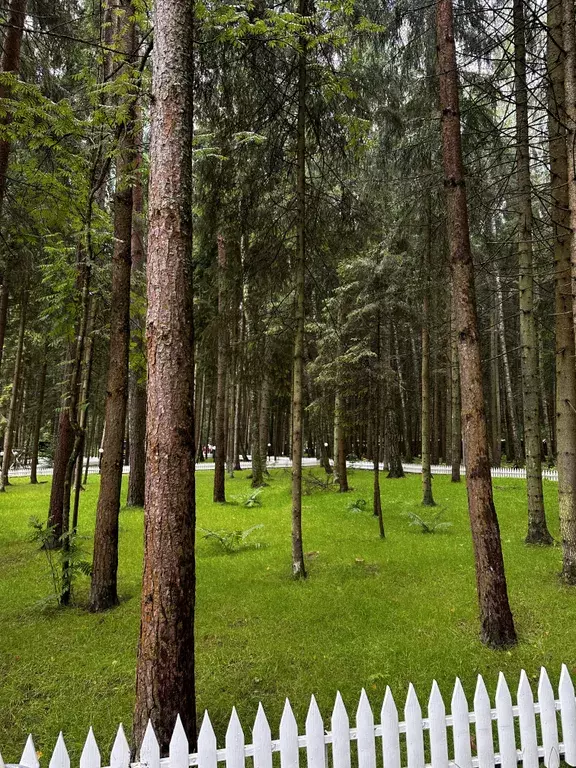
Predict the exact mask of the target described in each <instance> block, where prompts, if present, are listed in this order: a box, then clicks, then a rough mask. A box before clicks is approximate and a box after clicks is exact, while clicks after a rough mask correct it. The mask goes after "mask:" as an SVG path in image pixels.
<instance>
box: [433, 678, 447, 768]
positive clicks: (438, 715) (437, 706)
mask: <svg viewBox="0 0 576 768" xmlns="http://www.w3.org/2000/svg"><path fill="white" fill-rule="evenodd" d="M428 720H429V722H430V754H431V758H432V768H448V736H447V733H446V707H445V706H444V700H443V699H442V694H441V693H440V688H438V683H437V682H436V680H434V682H433V683H432V692H431V693H430V700H429V702H428Z"/></svg>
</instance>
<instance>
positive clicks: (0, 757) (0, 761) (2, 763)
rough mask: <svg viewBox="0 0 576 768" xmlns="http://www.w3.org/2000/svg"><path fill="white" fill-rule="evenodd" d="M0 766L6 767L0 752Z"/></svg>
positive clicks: (0, 767)
mask: <svg viewBox="0 0 576 768" xmlns="http://www.w3.org/2000/svg"><path fill="white" fill-rule="evenodd" d="M0 768H6V763H5V762H4V760H3V759H2V753H1V752H0Z"/></svg>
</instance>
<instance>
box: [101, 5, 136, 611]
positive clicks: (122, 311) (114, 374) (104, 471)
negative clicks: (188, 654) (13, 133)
mask: <svg viewBox="0 0 576 768" xmlns="http://www.w3.org/2000/svg"><path fill="white" fill-rule="evenodd" d="M122 9H123V14H122V18H121V19H120V24H122V26H123V30H122V33H121V38H122V48H123V50H124V52H125V54H126V56H127V57H128V58H129V59H130V58H131V57H132V55H133V52H134V49H135V28H134V20H133V18H131V16H132V14H133V9H132V6H131V2H130V0H123V2H122ZM135 123H136V107H135V104H134V102H133V101H130V102H129V104H128V115H127V118H126V123H125V129H124V134H123V136H122V137H121V139H120V147H119V153H118V158H117V161H116V192H115V195H114V252H113V255H112V291H111V299H110V347H109V353H108V381H107V385H106V407H105V415H104V418H105V420H106V435H105V437H104V443H103V445H102V448H103V454H102V466H101V470H100V494H99V496H98V506H97V508H96V528H95V531H94V556H93V560H92V582H91V588H90V610H91V611H94V612H98V611H104V610H107V609H108V608H111V607H112V606H114V605H117V604H118V583H117V575H118V515H119V513H120V493H121V487H122V469H123V466H124V434H125V425H126V409H127V404H128V373H129V368H128V366H129V355H130V270H131V241H132V202H133V193H132V190H133V181H132V165H133V163H134V155H135V151H134V150H135V141H134V138H135V137H134V130H135Z"/></svg>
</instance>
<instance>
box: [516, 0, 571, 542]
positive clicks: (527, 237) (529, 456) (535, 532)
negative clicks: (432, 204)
mask: <svg viewBox="0 0 576 768" xmlns="http://www.w3.org/2000/svg"><path fill="white" fill-rule="evenodd" d="M573 12H574V8H572V13H573ZM513 15H514V91H515V93H514V95H515V102H516V105H515V106H516V186H517V205H518V216H519V226H518V230H517V238H518V242H517V252H518V269H519V276H518V296H519V309H520V345H521V348H522V353H521V356H520V360H521V368H522V405H523V408H524V452H525V456H526V491H527V494H528V532H527V534H526V539H525V541H526V544H540V545H550V544H552V541H553V539H552V536H551V535H550V532H549V530H548V526H547V524H546V515H545V512H544V493H543V490H542V459H541V452H542V435H541V432H540V407H539V394H538V334H537V331H536V317H535V315H534V265H533V254H532V187H531V183H530V140H529V134H528V88H527V85H526V30H525V23H524V7H523V0H514V3H513Z"/></svg>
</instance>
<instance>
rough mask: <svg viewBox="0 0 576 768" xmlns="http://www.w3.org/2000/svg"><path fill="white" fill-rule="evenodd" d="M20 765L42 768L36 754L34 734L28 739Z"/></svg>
mask: <svg viewBox="0 0 576 768" xmlns="http://www.w3.org/2000/svg"><path fill="white" fill-rule="evenodd" d="M20 765H25V766H26V768H40V762H39V760H38V755H37V754H36V747H35V746H34V741H33V739H32V734H30V736H28V738H27V739H26V744H25V745H24V751H23V752H22V757H21V758H20Z"/></svg>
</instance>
